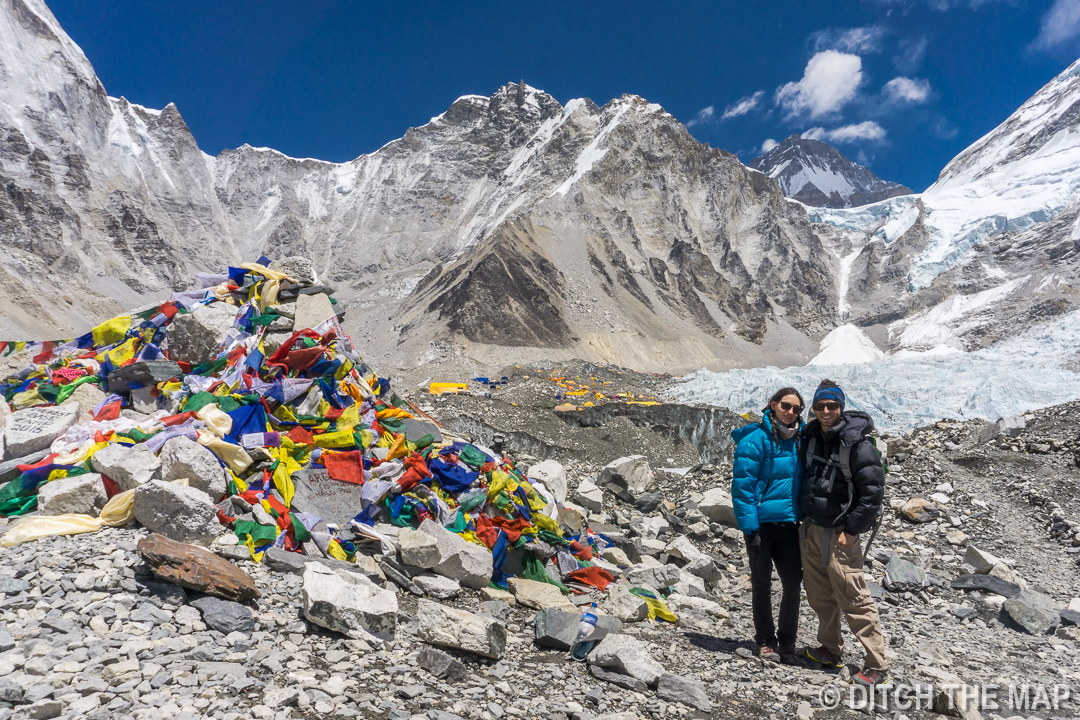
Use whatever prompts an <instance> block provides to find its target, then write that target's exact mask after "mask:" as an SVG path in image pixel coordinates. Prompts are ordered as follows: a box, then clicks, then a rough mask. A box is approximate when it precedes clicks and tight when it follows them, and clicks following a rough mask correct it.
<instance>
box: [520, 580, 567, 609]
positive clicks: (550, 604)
mask: <svg viewBox="0 0 1080 720" xmlns="http://www.w3.org/2000/svg"><path fill="white" fill-rule="evenodd" d="M508 584H509V586H510V592H512V593H513V594H514V599H515V600H517V602H518V605H521V606H523V607H527V608H532V609H534V610H541V609H543V608H564V609H567V610H573V609H574V607H575V606H574V603H572V602H570V600H569V598H567V597H566V596H565V595H563V594H562V590H560V589H559V588H558V587H557V586H555V585H552V584H551V583H546V582H537V581H535V580H528V579H526V578H518V577H512V578H510V580H509V581H508Z"/></svg>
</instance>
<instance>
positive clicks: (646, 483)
mask: <svg viewBox="0 0 1080 720" xmlns="http://www.w3.org/2000/svg"><path fill="white" fill-rule="evenodd" d="M655 481H656V478H655V477H654V476H653V471H652V468H651V467H649V461H648V460H647V459H646V458H645V456H644V455H630V456H629V457H621V458H619V459H618V460H612V461H611V462H610V463H608V464H607V465H605V466H604V467H603V469H602V470H601V471H600V477H599V479H598V480H597V485H599V486H600V487H603V486H604V485H606V484H607V483H609V482H613V483H615V484H616V485H619V486H621V487H624V488H626V489H627V490H629V491H630V494H631V495H633V496H635V497H637V496H638V495H641V494H642V493H644V492H645V491H646V490H648V489H649V488H650V487H652V485H653V483H654V482H655Z"/></svg>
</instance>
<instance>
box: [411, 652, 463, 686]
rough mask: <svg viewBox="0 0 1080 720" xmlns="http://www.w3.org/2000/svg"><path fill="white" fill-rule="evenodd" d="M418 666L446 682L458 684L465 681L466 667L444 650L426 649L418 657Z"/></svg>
mask: <svg viewBox="0 0 1080 720" xmlns="http://www.w3.org/2000/svg"><path fill="white" fill-rule="evenodd" d="M416 664H417V665H419V666H420V667H422V668H424V669H425V670H427V671H428V672H429V673H431V674H432V675H434V676H435V677H437V678H439V679H441V680H445V681H446V682H452V683H456V682H461V681H462V680H464V679H465V675H466V672H465V665H464V664H463V663H462V662H461V661H460V660H458V659H457V658H455V657H454V656H453V655H449V654H447V653H444V652H443V651H442V650H436V649H435V648H430V647H426V648H424V649H423V650H421V651H420V654H419V655H418V656H417V657H416Z"/></svg>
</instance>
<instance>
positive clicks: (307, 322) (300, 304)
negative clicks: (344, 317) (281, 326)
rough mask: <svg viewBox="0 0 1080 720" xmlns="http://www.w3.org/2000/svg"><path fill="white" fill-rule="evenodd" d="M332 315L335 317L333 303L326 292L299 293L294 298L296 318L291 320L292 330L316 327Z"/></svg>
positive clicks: (335, 312)
mask: <svg viewBox="0 0 1080 720" xmlns="http://www.w3.org/2000/svg"><path fill="white" fill-rule="evenodd" d="M332 317H337V311H336V310H334V305H333V303H331V302H330V297H329V296H328V295H327V294H326V293H321V292H320V293H315V294H313V295H308V294H307V293H303V294H300V295H299V296H298V297H297V298H296V318H295V319H294V320H293V332H295V331H297V330H306V329H308V328H316V327H318V326H319V325H322V324H323V323H324V322H326V321H327V320H329V319H330V318H332Z"/></svg>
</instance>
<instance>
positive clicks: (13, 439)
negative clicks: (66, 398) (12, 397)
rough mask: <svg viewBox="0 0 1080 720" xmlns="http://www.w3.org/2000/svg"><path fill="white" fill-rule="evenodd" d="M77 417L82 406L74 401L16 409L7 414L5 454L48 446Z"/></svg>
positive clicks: (5, 419) (15, 455) (19, 454)
mask: <svg viewBox="0 0 1080 720" xmlns="http://www.w3.org/2000/svg"><path fill="white" fill-rule="evenodd" d="M4 405H5V406H6V405H7V404H6V403H4ZM78 418H79V406H78V405H74V404H72V405H60V406H57V407H32V408H26V409H25V410H16V411H15V412H13V413H11V414H10V415H8V416H7V417H6V418H4V443H3V447H4V454H5V457H8V458H18V457H23V456H24V455H29V454H30V453H35V452H37V451H38V450H45V449H46V448H48V447H49V445H51V444H52V441H53V440H55V439H56V438H57V437H59V436H60V435H63V434H64V433H65V432H67V429H68V428H70V427H71V426H72V425H74V424H75V421H76V420H78Z"/></svg>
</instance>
